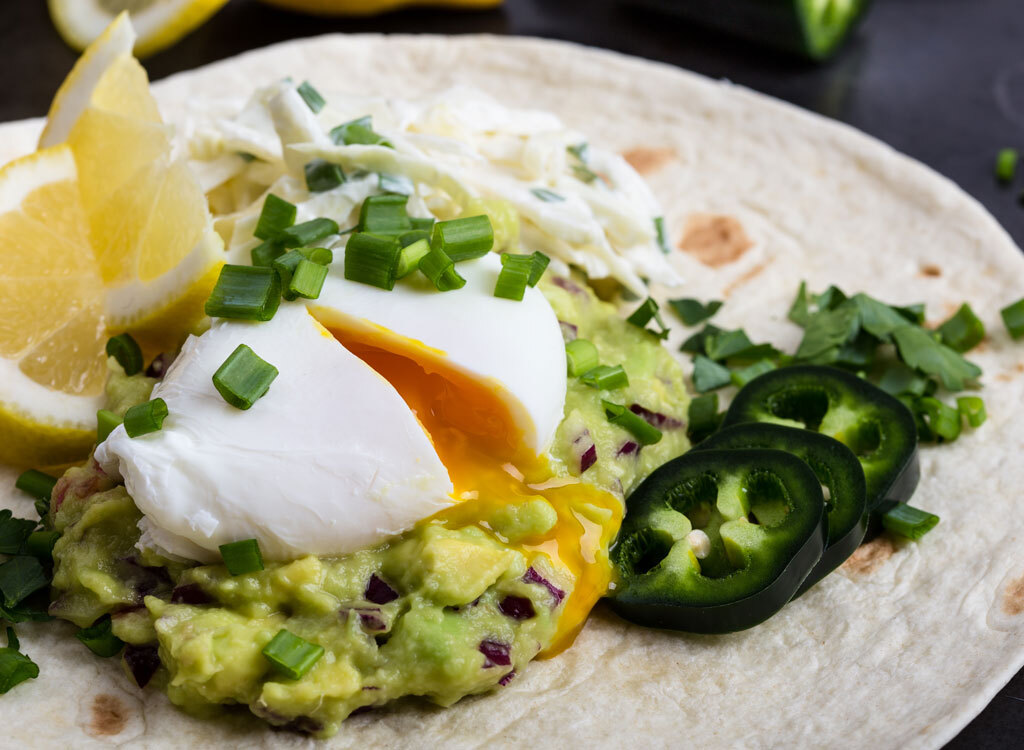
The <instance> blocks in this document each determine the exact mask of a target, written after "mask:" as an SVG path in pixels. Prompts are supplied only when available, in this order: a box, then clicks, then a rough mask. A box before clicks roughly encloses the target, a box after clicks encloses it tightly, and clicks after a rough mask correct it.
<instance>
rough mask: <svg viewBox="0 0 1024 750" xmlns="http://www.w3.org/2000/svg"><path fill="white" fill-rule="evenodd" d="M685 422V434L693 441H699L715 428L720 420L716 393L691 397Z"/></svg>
mask: <svg viewBox="0 0 1024 750" xmlns="http://www.w3.org/2000/svg"><path fill="white" fill-rule="evenodd" d="M686 422H687V425H686V434H687V436H688V437H689V438H690V440H691V441H692V442H694V443H699V442H700V441H701V440H704V439H705V438H706V437H708V436H709V435H710V434H711V433H713V432H714V431H715V430H717V429H718V425H719V424H720V422H721V415H720V414H719V413H718V394H717V393H705V394H704V395H703V396H697V397H696V398H694V399H692V400H691V401H690V407H689V409H688V410H687V413H686Z"/></svg>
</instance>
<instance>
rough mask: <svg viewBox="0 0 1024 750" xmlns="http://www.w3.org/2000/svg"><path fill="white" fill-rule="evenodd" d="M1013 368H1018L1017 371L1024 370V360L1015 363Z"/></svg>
mask: <svg viewBox="0 0 1024 750" xmlns="http://www.w3.org/2000/svg"><path fill="white" fill-rule="evenodd" d="M1013 369H1014V370H1016V371H1017V372H1024V362H1018V363H1017V364H1016V365H1014V367H1013Z"/></svg>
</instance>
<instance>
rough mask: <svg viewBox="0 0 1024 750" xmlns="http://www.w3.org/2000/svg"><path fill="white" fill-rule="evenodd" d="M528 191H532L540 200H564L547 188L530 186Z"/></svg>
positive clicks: (553, 201)
mask: <svg viewBox="0 0 1024 750" xmlns="http://www.w3.org/2000/svg"><path fill="white" fill-rule="evenodd" d="M530 192H531V193H533V194H534V196H535V197H536V198H537V199H539V200H542V201H544V202H545V203H561V202H563V201H564V200H565V198H564V197H562V196H561V195H559V194H558V193H556V192H554V191H552V190H548V189H547V188H532V189H531V190H530Z"/></svg>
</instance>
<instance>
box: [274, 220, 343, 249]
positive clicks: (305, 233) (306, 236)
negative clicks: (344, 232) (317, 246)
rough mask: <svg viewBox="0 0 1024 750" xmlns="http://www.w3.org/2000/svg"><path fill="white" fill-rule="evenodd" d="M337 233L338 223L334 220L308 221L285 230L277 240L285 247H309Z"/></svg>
mask: <svg viewBox="0 0 1024 750" xmlns="http://www.w3.org/2000/svg"><path fill="white" fill-rule="evenodd" d="M337 233H338V222H336V221H335V220H334V219H325V218H322V217H321V218H319V219H310V220H309V221H304V222H302V223H301V224H296V225H295V226H293V227H290V228H289V229H285V230H284V231H283V232H281V234H280V235H279V236H278V240H279V241H280V243H281V244H282V245H284V246H285V247H309V246H310V245H312V244H314V243H316V242H319V241H320V240H322V239H323V238H324V237H330V236H331V235H332V234H337Z"/></svg>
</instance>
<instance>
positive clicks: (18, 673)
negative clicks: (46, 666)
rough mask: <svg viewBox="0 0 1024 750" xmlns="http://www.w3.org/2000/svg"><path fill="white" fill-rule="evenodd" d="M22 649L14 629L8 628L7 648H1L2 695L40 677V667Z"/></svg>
mask: <svg viewBox="0 0 1024 750" xmlns="http://www.w3.org/2000/svg"><path fill="white" fill-rule="evenodd" d="M20 649H21V644H20V643H18V636H16V635H15V634H14V628H10V627H9V628H7V647H6V648H0V694H2V693H6V692H7V691H8V690H10V689H11V688H13V687H14V686H15V685H18V684H20V683H22V682H24V681H25V680H31V679H34V678H36V677H38V676H39V667H38V666H37V665H36V663H35V662H34V661H32V660H31V659H29V658H28V657H27V656H25V654H23V653H21V650H20Z"/></svg>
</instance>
